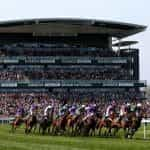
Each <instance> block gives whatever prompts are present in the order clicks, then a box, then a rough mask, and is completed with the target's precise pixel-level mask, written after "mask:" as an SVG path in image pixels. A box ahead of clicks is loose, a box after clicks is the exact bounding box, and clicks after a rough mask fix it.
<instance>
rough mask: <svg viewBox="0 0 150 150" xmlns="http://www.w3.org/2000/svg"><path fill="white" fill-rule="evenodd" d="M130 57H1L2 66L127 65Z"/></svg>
mask: <svg viewBox="0 0 150 150" xmlns="http://www.w3.org/2000/svg"><path fill="white" fill-rule="evenodd" d="M130 59H131V58H129V57H71V56H66V57H65V56H56V57H53V56H49V57H39V56H34V57H33V56H26V57H25V56H16V57H15V56H12V57H8V56H7V57H0V64H20V63H21V64H55V63H56V62H57V61H59V63H67V64H69V63H71V64H92V63H93V62H94V63H98V64H109V63H111V64H125V63H127V62H128V60H130Z"/></svg>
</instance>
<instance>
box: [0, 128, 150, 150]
mask: <svg viewBox="0 0 150 150" xmlns="http://www.w3.org/2000/svg"><path fill="white" fill-rule="evenodd" d="M9 130H10V127H9V126H1V125H0V150H33V149H34V150H57V149H58V150H149V149H150V140H143V139H142V138H143V129H140V130H139V131H138V132H137V133H136V135H135V137H134V139H132V140H127V139H124V138H123V136H121V134H122V133H120V134H119V135H118V137H116V138H100V137H65V136H49V135H46V136H41V135H39V134H31V135H25V134H24V133H23V132H24V131H23V129H19V130H18V131H17V132H16V133H14V134H12V133H9ZM148 132H149V131H148ZM148 136H149V137H150V134H149V135H148Z"/></svg>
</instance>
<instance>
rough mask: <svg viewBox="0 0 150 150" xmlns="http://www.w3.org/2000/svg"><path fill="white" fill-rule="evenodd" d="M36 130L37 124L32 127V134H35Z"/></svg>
mask: <svg viewBox="0 0 150 150" xmlns="http://www.w3.org/2000/svg"><path fill="white" fill-rule="evenodd" d="M36 129H37V124H35V125H34V130H33V133H35V131H36Z"/></svg>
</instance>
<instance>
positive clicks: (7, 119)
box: [0, 117, 14, 124]
mask: <svg viewBox="0 0 150 150" xmlns="http://www.w3.org/2000/svg"><path fill="white" fill-rule="evenodd" d="M13 120H14V118H13V117H3V118H0V124H9V123H11V122H12V121H13Z"/></svg>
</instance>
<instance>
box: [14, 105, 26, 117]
mask: <svg viewBox="0 0 150 150" xmlns="http://www.w3.org/2000/svg"><path fill="white" fill-rule="evenodd" d="M24 114H25V111H24V108H23V106H19V107H18V109H17V111H16V118H22V117H24Z"/></svg>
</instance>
